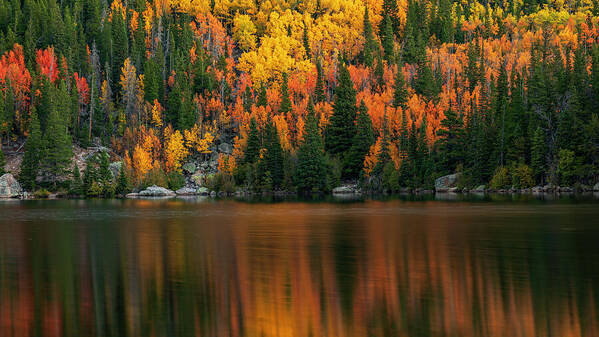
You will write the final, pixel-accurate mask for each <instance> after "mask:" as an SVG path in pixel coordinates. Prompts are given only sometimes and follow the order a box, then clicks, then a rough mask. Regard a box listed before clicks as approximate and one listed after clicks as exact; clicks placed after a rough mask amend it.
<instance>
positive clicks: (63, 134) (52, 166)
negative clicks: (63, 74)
mask: <svg viewBox="0 0 599 337" xmlns="http://www.w3.org/2000/svg"><path fill="white" fill-rule="evenodd" d="M53 91H54V90H53ZM52 102H53V104H52V107H51V110H50V115H49V116H48V126H47V127H46V132H45V133H44V145H45V146H46V147H45V150H46V151H45V153H44V161H43V166H42V172H43V173H44V175H45V176H46V177H48V178H50V180H51V181H53V182H54V187H56V181H57V179H58V178H59V177H61V176H63V175H64V174H66V173H67V172H68V170H69V167H70V165H71V156H72V155H73V150H72V141H71V135H70V134H69V128H68V120H69V118H68V117H67V116H68V114H67V113H66V112H67V111H68V108H67V107H68V106H70V104H69V94H68V92H67V91H66V85H65V83H64V82H61V84H60V86H59V88H58V89H57V90H55V93H54V94H53V100H52Z"/></svg>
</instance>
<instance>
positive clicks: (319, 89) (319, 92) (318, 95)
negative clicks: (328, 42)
mask: <svg viewBox="0 0 599 337" xmlns="http://www.w3.org/2000/svg"><path fill="white" fill-rule="evenodd" d="M314 99H315V101H316V102H317V103H320V102H324V101H325V99H326V96H325V93H324V79H323V73H322V65H321V64H320V59H319V60H318V61H317V62H316V89H314Z"/></svg>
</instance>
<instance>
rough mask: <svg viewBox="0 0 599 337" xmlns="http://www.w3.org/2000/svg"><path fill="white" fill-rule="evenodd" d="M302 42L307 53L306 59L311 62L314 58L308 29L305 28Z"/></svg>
mask: <svg viewBox="0 0 599 337" xmlns="http://www.w3.org/2000/svg"><path fill="white" fill-rule="evenodd" d="M302 40H303V43H304V50H305V51H306V58H307V59H308V60H310V59H311V58H312V50H311V49H310V40H309V39H308V27H304V35H303V36H302Z"/></svg>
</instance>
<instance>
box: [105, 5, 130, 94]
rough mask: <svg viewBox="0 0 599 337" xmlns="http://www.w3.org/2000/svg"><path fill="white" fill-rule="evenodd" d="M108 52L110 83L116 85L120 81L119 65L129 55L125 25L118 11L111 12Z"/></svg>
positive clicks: (120, 65)
mask: <svg viewBox="0 0 599 337" xmlns="http://www.w3.org/2000/svg"><path fill="white" fill-rule="evenodd" d="M110 53H111V55H112V58H111V60H112V67H111V68H112V84H113V85H118V83H119V82H120V76H121V67H122V66H123V63H125V59H126V58H127V57H129V38H128V36H127V25H126V23H125V20H123V16H122V13H121V12H120V11H116V12H113V13H112V25H111V50H110ZM115 92H121V90H116V91H115Z"/></svg>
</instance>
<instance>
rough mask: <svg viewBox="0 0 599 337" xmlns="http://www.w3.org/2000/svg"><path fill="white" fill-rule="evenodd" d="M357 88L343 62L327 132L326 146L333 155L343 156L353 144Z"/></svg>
mask: <svg viewBox="0 0 599 337" xmlns="http://www.w3.org/2000/svg"><path fill="white" fill-rule="evenodd" d="M356 112H357V108H356V90H355V89H354V84H353V82H352V80H351V77H350V76H349V71H348V70H347V68H346V66H345V65H344V64H342V65H341V66H340V67H339V83H338V84H337V87H336V88H335V102H334V104H333V114H332V116H331V118H330V121H329V125H328V126H327V129H326V134H325V148H326V150H327V151H328V152H330V153H331V154H333V155H340V156H342V157H343V155H344V154H345V152H346V151H347V150H349V148H350V147H351V145H352V139H353V137H354V135H355V131H356V125H355V120H356Z"/></svg>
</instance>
